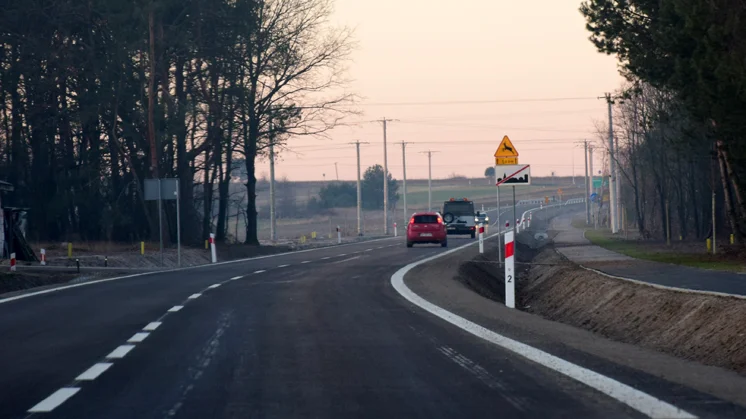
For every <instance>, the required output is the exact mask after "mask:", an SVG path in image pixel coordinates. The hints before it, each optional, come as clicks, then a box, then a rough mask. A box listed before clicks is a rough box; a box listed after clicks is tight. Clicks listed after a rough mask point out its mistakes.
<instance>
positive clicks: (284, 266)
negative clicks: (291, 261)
mask: <svg viewBox="0 0 746 419" xmlns="http://www.w3.org/2000/svg"><path fill="white" fill-rule="evenodd" d="M288 266H290V265H280V266H278V268H287V267H288Z"/></svg>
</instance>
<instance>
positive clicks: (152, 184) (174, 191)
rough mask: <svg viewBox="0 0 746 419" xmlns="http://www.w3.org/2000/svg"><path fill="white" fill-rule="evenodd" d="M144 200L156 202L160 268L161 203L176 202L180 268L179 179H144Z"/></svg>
mask: <svg viewBox="0 0 746 419" xmlns="http://www.w3.org/2000/svg"><path fill="white" fill-rule="evenodd" d="M144 189H145V200H146V201H158V237H159V239H160V250H161V266H163V220H162V217H163V211H162V208H161V204H162V203H161V201H163V200H166V201H172V200H176V246H177V252H178V258H177V259H178V264H179V266H181V216H180V209H181V208H180V206H179V200H180V197H179V179H178V178H165V179H145V188H144Z"/></svg>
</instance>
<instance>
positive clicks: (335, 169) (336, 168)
mask: <svg viewBox="0 0 746 419" xmlns="http://www.w3.org/2000/svg"><path fill="white" fill-rule="evenodd" d="M334 172H335V173H336V174H337V182H339V168H338V167H337V162H334Z"/></svg>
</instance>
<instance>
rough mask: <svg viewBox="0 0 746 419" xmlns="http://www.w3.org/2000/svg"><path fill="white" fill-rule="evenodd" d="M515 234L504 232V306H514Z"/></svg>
mask: <svg viewBox="0 0 746 419" xmlns="http://www.w3.org/2000/svg"><path fill="white" fill-rule="evenodd" d="M514 239H515V235H514V234H513V232H512V231H508V232H507V233H505V307H508V308H515V245H514Z"/></svg>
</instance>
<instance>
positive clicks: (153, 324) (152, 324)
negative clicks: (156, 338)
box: [142, 322, 163, 332]
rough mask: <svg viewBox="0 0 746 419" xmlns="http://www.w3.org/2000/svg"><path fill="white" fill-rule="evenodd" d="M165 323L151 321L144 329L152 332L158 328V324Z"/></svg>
mask: <svg viewBox="0 0 746 419" xmlns="http://www.w3.org/2000/svg"><path fill="white" fill-rule="evenodd" d="M161 324H163V323H162V322H150V323H148V325H147V326H145V327H143V328H142V330H145V331H148V332H152V331H153V330H155V329H157V328H158V326H160V325H161Z"/></svg>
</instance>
